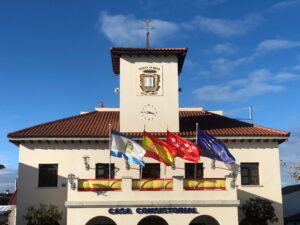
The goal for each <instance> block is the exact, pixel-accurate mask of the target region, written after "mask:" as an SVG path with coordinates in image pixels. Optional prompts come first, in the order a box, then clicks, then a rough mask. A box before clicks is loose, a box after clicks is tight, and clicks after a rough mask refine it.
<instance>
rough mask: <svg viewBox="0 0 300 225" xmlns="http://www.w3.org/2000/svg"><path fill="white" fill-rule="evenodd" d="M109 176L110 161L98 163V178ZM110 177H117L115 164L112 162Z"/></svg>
mask: <svg viewBox="0 0 300 225" xmlns="http://www.w3.org/2000/svg"><path fill="white" fill-rule="evenodd" d="M101 178H105V179H108V178H109V163H97V164H96V179H101ZM110 178H115V164H114V163H112V164H110Z"/></svg>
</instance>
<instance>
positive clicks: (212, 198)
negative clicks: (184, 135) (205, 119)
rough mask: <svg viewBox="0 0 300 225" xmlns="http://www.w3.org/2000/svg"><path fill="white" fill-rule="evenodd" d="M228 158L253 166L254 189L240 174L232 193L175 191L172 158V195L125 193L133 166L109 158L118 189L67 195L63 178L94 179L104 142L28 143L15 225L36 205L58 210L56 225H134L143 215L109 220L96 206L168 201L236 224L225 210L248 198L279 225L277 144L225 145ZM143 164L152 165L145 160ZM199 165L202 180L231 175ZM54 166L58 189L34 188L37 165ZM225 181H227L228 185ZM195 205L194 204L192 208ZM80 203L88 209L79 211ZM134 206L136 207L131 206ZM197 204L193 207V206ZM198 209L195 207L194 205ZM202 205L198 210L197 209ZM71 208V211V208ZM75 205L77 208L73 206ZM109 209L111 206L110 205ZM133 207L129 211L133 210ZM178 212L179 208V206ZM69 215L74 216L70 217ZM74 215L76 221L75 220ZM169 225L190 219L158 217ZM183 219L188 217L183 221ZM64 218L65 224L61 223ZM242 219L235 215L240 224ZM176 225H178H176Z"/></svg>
mask: <svg viewBox="0 0 300 225" xmlns="http://www.w3.org/2000/svg"><path fill="white" fill-rule="evenodd" d="M227 146H228V147H229V149H230V151H231V153H232V154H233V155H234V156H235V158H236V160H237V163H238V164H240V162H258V163H259V173H260V185H259V186H241V185H240V184H241V183H240V175H239V176H238V180H237V185H238V187H237V188H236V189H231V188H230V186H229V185H227V190H226V191H221V190H210V191H208V190H206V191H200V190H199V191H185V190H180V187H182V186H181V184H182V183H181V182H182V181H180V177H183V176H184V162H185V161H183V160H181V159H180V158H176V169H175V170H172V169H171V168H170V167H167V169H166V178H172V177H179V179H175V178H174V190H173V191H144V192H143V191H131V190H130V187H128V186H126V182H128V179H126V177H127V178H128V177H129V178H130V177H132V178H139V170H138V167H137V166H134V165H132V164H131V169H130V170H126V168H125V162H124V160H123V159H119V158H114V157H112V158H111V162H112V163H115V167H116V169H117V170H118V171H117V172H116V176H115V178H123V190H121V191H110V192H105V193H96V192H78V191H77V190H71V189H70V187H69V184H68V181H67V176H68V174H69V173H74V174H75V175H76V176H77V177H79V178H81V179H88V178H95V164H96V163H108V162H109V151H108V150H107V148H108V143H101V144H100V143H90V144H88V143H56V144H55V143H31V144H30V143H28V144H22V145H20V154H19V163H20V164H19V180H18V185H19V187H21V188H19V190H18V206H17V207H18V208H17V209H18V213H17V224H18V225H25V221H24V220H23V216H24V214H25V213H26V210H27V208H28V207H29V206H31V205H35V206H37V205H38V204H39V203H43V204H53V205H56V206H58V207H59V209H60V210H61V211H63V220H62V223H61V224H64V225H65V224H68V225H76V224H83V225H84V224H85V223H86V221H88V220H89V219H91V218H92V217H95V216H100V215H106V216H109V217H110V218H112V219H113V220H114V221H115V222H117V224H122V223H121V221H122V220H123V219H126V221H128V223H126V224H137V222H138V221H139V220H140V219H141V218H142V216H144V217H145V215H136V214H134V215H131V216H129V215H122V216H121V215H118V216H117V215H109V214H108V212H107V208H108V207H103V208H101V202H105V203H107V204H109V202H111V204H117V203H118V204H121V205H122V204H123V205H126V204H127V205H128V204H129V205H130V204H131V203H130V201H137V202H140V203H144V204H160V203H162V204H163V203H165V201H170V202H171V203H172V204H173V207H176V204H174V202H182V203H183V204H187V207H190V206H189V203H191V204H194V205H195V207H197V208H198V211H199V215H204V214H206V215H210V216H213V217H214V218H216V219H217V220H218V221H219V223H220V224H221V225H223V224H224V225H237V224H238V222H237V211H238V209H237V206H236V205H234V204H233V205H230V203H232V202H236V200H241V202H242V203H243V202H244V200H246V199H248V198H249V197H256V196H257V197H263V198H267V199H269V200H271V201H273V202H274V206H275V208H276V213H277V216H278V217H279V222H278V223H275V225H276V224H277V225H279V224H283V220H282V198H281V188H280V187H281V184H280V167H279V153H278V146H277V143H274V142H250V143H249V142H242V143H241V142H235V143H233V142H230V143H227ZM86 155H87V156H89V157H90V166H91V168H90V170H88V171H87V170H86V169H85V166H84V163H83V156H86ZM145 161H146V162H157V161H154V160H152V159H148V158H145ZM200 162H203V163H204V177H205V178H224V177H225V175H228V174H229V173H230V172H231V171H230V170H229V168H228V167H227V166H226V165H225V164H224V163H221V162H217V163H216V169H215V170H213V169H211V167H210V163H211V160H210V159H207V158H204V157H202V158H201V160H200ZM51 163H53V164H54V163H57V164H58V176H59V177H58V187H55V188H39V187H38V166H39V164H51ZM161 177H162V178H163V177H164V165H163V164H161ZM228 182H230V180H228ZM195 201H198V203H195ZM68 203H69V205H70V204H71V205H72V204H73V207H70V208H68V209H67V208H66V207H65V204H68ZM80 204H87V205H94V206H87V207H83V208H81V207H79V206H78V205H80ZM135 204H136V203H135ZM197 204H198V205H197ZM199 204H200V205H199ZM201 204H202V205H201ZM74 205H75V207H74ZM76 205H77V206H76ZM111 207H113V206H111ZM135 207H137V206H132V208H133V209H134V208H135ZM180 207H182V206H180ZM75 215H77V216H76V217H75ZM78 215H80V216H78ZM160 216H162V217H163V218H165V219H166V221H167V222H168V223H169V224H170V225H171V224H176V221H178V219H179V218H180V219H182V222H181V223H180V224H189V222H190V221H191V218H192V216H193V215H173V214H172V215H160ZM186 217H188V218H186ZM67 218H68V222H67ZM241 218H242V215H240V219H241ZM177 224H178V223H177Z"/></svg>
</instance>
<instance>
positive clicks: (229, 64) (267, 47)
mask: <svg viewBox="0 0 300 225" xmlns="http://www.w3.org/2000/svg"><path fill="white" fill-rule="evenodd" d="M217 47H219V45H216V46H214V48H213V49H218V48H217ZM297 47H300V41H290V40H284V39H281V40H278V39H269V40H264V41H262V42H260V43H259V44H257V47H256V49H255V51H253V52H252V53H251V54H250V55H248V56H244V57H240V58H237V59H230V60H228V59H226V58H224V57H220V58H217V59H214V60H212V61H211V62H210V63H211V70H212V72H214V73H217V74H219V75H224V74H228V73H230V72H231V71H232V70H234V69H236V68H237V67H239V66H242V65H244V64H246V63H249V62H251V61H253V60H255V59H257V58H258V57H262V56H263V55H264V54H266V53H270V52H273V51H275V50H278V51H279V50H286V49H291V48H297ZM222 48H223V50H224V51H225V49H226V45H225V46H221V47H219V49H218V50H219V51H221V50H222ZM298 58H300V56H298ZM290 69H292V70H294V71H300V59H298V63H297V64H296V65H295V66H293V67H291V68H290ZM282 76H283V75H282ZM287 76H288V74H285V78H287ZM289 78H290V79H291V78H292V74H289ZM278 79H279V78H278Z"/></svg>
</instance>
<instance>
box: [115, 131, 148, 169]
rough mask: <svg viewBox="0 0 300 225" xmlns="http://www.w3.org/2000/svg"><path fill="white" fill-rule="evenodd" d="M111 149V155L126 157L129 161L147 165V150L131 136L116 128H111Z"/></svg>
mask: <svg viewBox="0 0 300 225" xmlns="http://www.w3.org/2000/svg"><path fill="white" fill-rule="evenodd" d="M110 140H111V149H110V155H111V156H115V157H119V158H122V157H123V158H125V159H126V160H128V161H129V162H132V163H135V164H138V165H141V166H145V164H144V162H143V157H144V155H145V153H146V151H145V150H144V149H143V147H142V146H140V145H139V144H138V143H136V142H134V141H133V140H131V139H130V138H129V137H127V136H125V135H124V134H122V133H119V132H117V131H115V130H111V137H110Z"/></svg>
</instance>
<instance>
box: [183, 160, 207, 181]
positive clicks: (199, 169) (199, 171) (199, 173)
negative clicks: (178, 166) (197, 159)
mask: <svg viewBox="0 0 300 225" xmlns="http://www.w3.org/2000/svg"><path fill="white" fill-rule="evenodd" d="M195 164H196V179H203V178H204V166H203V163H184V179H195ZM187 167H191V168H189V169H191V171H192V172H191V175H188V176H187V174H188V172H189V170H188V168H187Z"/></svg>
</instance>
